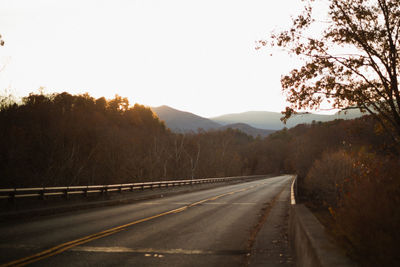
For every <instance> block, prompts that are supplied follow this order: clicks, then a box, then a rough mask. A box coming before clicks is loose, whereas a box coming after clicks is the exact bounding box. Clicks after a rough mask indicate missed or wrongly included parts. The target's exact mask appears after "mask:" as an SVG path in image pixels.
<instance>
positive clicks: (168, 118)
mask: <svg viewBox="0 0 400 267" xmlns="http://www.w3.org/2000/svg"><path fill="white" fill-rule="evenodd" d="M151 109H152V111H153V112H154V113H156V114H157V116H158V117H159V118H160V119H161V120H162V121H165V124H166V125H167V127H168V128H170V129H171V130H172V131H174V132H189V131H194V132H197V130H198V129H200V128H201V129H203V130H206V131H207V130H211V129H217V128H219V127H221V124H219V123H217V122H214V121H212V120H210V119H206V118H203V117H200V116H197V115H195V114H193V113H189V112H184V111H180V110H176V109H173V108H171V107H168V106H161V107H155V108H151Z"/></svg>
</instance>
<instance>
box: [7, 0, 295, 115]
mask: <svg viewBox="0 0 400 267" xmlns="http://www.w3.org/2000/svg"><path fill="white" fill-rule="evenodd" d="M300 7H301V1H300V0H279V1H270V0H241V1H238V0H198V1H194V0H193V1H192V0H136V1H134V0H110V1H100V0H92V1H85V0H77V1H75V0H68V1H60V0H58V1H54V0H42V1H38V0H35V1H33V0H26V1H18V0H2V1H0V34H2V36H3V39H4V40H5V42H6V43H5V46H4V47H0V67H1V68H2V70H1V72H0V92H4V89H6V88H9V90H11V92H12V93H14V94H16V95H18V96H24V95H27V94H28V93H29V92H38V88H39V87H41V86H43V87H45V92H47V93H51V92H61V91H68V92H70V93H84V92H89V93H90V94H91V95H93V96H95V97H100V96H106V97H107V98H111V97H113V96H114V95H115V94H119V95H121V96H127V97H128V98H129V100H130V101H131V103H132V104H133V103H135V102H138V103H141V104H145V105H149V106H159V105H169V106H172V107H174V108H177V109H181V110H185V111H190V112H193V113H196V114H198V115H201V116H206V117H211V116H215V115H220V114H225V113H232V112H242V111H249V110H268V111H281V110H283V109H284V106H285V101H284V97H283V96H282V94H281V85H280V77H281V75H282V74H284V73H287V72H288V71H289V70H290V69H291V68H292V67H293V59H292V58H290V57H289V56H287V55H285V54H282V53H274V55H273V56H270V52H269V51H267V50H265V49H264V50H263V49H260V50H255V41H256V40H259V39H265V38H266V37H268V36H269V34H270V32H271V31H272V30H273V29H283V28H286V27H288V26H289V25H290V22H291V19H290V16H291V15H295V14H297V13H298V12H299V10H300Z"/></svg>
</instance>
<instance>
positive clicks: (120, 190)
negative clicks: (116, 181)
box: [119, 184, 122, 194]
mask: <svg viewBox="0 0 400 267" xmlns="http://www.w3.org/2000/svg"><path fill="white" fill-rule="evenodd" d="M119 192H120V193H121V194H122V184H121V185H120V187H119Z"/></svg>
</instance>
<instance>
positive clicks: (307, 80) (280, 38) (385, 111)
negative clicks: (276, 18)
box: [260, 0, 400, 142]
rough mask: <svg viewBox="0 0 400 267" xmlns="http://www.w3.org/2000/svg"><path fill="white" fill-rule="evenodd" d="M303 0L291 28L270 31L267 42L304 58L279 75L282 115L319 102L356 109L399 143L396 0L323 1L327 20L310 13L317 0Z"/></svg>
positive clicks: (399, 10) (399, 11)
mask: <svg viewBox="0 0 400 267" xmlns="http://www.w3.org/2000/svg"><path fill="white" fill-rule="evenodd" d="M305 1H306V2H307V3H306V6H305V9H304V11H303V12H302V13H301V14H300V15H299V16H297V17H296V18H295V19H294V20H293V24H292V27H291V28H290V29H289V30H286V31H282V32H280V33H278V34H273V35H272V36H271V40H272V41H271V43H270V44H272V46H274V45H276V46H278V47H281V48H284V49H287V50H288V51H289V53H291V54H296V55H298V56H299V57H300V58H301V59H303V60H304V64H302V66H301V67H300V68H295V69H293V70H292V71H291V72H290V73H289V74H288V75H286V76H283V77H282V79H281V83H282V87H283V91H284V93H285V94H286V97H287V100H288V102H289V103H290V105H289V107H287V108H286V111H285V112H283V113H284V115H285V119H288V118H289V117H290V116H291V115H292V114H295V113H296V111H300V110H310V109H311V110H317V109H319V108H321V104H322V103H329V104H330V105H331V107H332V108H337V109H342V110H343V109H349V108H359V109H360V110H361V111H362V112H365V111H367V112H369V113H370V114H372V115H373V116H374V117H375V119H377V120H378V121H379V123H380V124H381V126H383V127H384V129H386V130H388V131H389V132H392V133H393V137H394V138H395V139H396V140H397V142H399V141H400V110H399V107H400V93H399V82H398V79H399V72H400V63H399V52H400V2H399V0H369V1H366V0H327V1H328V2H329V9H328V14H327V21H325V19H324V21H321V20H320V19H319V18H316V17H317V14H316V13H315V12H313V11H314V9H315V8H316V4H318V2H319V1H315V0H305ZM319 7H321V6H319ZM316 26H317V27H319V29H321V32H320V34H319V33H318V34H316V28H317V27H316ZM260 44H261V45H264V46H265V45H268V42H266V41H260Z"/></svg>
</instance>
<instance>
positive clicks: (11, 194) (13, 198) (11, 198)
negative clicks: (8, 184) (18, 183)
mask: <svg viewBox="0 0 400 267" xmlns="http://www.w3.org/2000/svg"><path fill="white" fill-rule="evenodd" d="M16 191H17V189H16V188H14V191H12V192H10V195H9V196H10V198H9V199H8V201H10V202H12V203H15V202H16V201H15V200H16V198H15V193H16Z"/></svg>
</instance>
